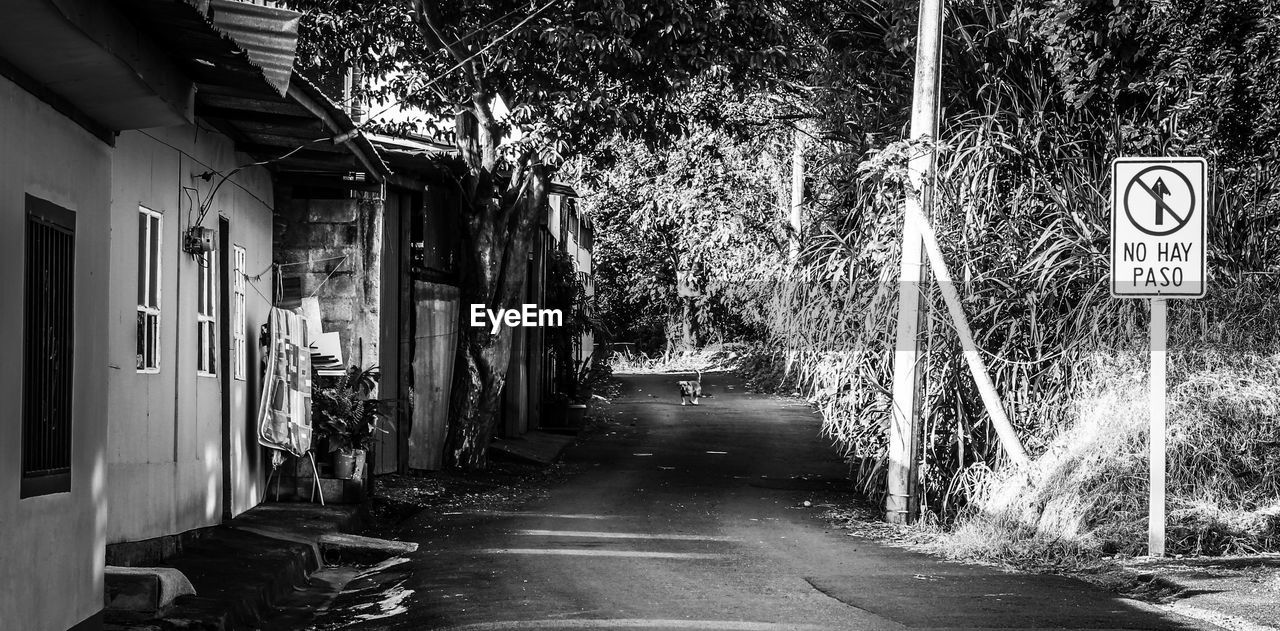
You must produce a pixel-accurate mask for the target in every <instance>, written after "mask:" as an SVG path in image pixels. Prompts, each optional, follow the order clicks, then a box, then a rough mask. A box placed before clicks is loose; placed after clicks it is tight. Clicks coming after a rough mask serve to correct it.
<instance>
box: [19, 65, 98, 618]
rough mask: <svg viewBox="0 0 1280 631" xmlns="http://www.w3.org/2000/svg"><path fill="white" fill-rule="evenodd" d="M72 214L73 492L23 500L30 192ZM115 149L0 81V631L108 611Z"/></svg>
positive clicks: (21, 91) (37, 101)
mask: <svg viewBox="0 0 1280 631" xmlns="http://www.w3.org/2000/svg"><path fill="white" fill-rule="evenodd" d="M26 194H30V195H33V196H35V197H39V198H42V199H44V200H46V201H49V202H52V203H54V204H57V205H59V206H62V207H64V208H67V209H70V210H72V211H73V212H75V214H76V260H75V305H74V309H75V331H74V343H75V347H74V362H75V368H74V373H73V377H72V378H73V384H74V385H73V392H74V394H73V401H72V407H73V412H72V414H73V420H72V427H73V430H72V431H73V435H72V441H71V449H72V458H71V461H72V462H71V491H70V492H69V493H56V494H52V495H44V496H39V497H31V498H27V499H18V498H19V483H20V479H21V473H22V442H21V441H20V440H18V438H17V437H19V436H21V433H22V432H21V423H22V409H21V408H22V371H21V367H20V364H19V362H18V361H17V360H16V358H17V357H18V356H19V355H18V353H17V352H15V351H14V349H16V348H18V347H19V346H18V344H19V342H20V339H19V337H20V336H19V332H21V331H22V330H23V319H22V313H23V309H22V298H21V297H22V282H23V280H22V279H23V261H24V250H23V248H24V241H23V226H24V221H25V210H24V201H23V200H24V195H26ZM110 199H111V163H110V147H108V146H107V145H105V144H103V143H102V142H101V141H99V140H97V139H95V138H94V137H92V136H91V135H90V134H89V133H87V132H85V131H84V130H83V129H81V128H80V127H79V126H77V125H76V124H74V123H72V122H71V121H70V120H69V119H67V118H65V117H64V116H62V115H61V114H58V113H56V112H54V111H53V109H52V108H50V107H49V106H48V105H46V104H44V103H42V102H40V101H39V100H37V99H36V98H35V97H33V96H31V95H30V94H28V93H27V92H25V91H23V90H21V89H20V88H18V87H17V86H15V85H14V84H13V83H11V82H9V81H8V80H6V79H3V78H0V287H4V288H5V290H6V294H5V298H4V299H3V300H0V330H3V331H7V332H9V333H10V335H11V337H10V339H9V344H8V346H9V350H8V351H7V352H6V353H5V357H6V359H5V361H0V436H3V437H4V439H3V440H0V585H3V586H4V587H3V589H0V626H2V627H4V628H10V627H9V625H11V624H12V625H15V626H13V628H15V629H16V628H22V629H29V630H31V631H44V630H46V629H49V630H58V631H61V630H63V629H67V628H69V627H71V626H73V625H76V624H77V623H80V622H81V621H84V620H86V619H87V618H89V617H91V616H93V615H95V614H96V613H97V612H98V611H99V610H101V609H102V566H103V558H102V547H103V545H104V542H105V537H106V522H107V506H106V501H107V498H106V495H105V494H106V488H105V487H106V480H107V463H106V453H105V450H104V445H105V441H106V432H107V414H106V413H105V410H106V408H107V394H106V377H105V375H104V366H107V365H108V364H109V363H111V362H112V360H111V359H109V358H108V356H107V349H108V344H107V340H106V339H105V338H104V336H103V335H102V332H103V322H102V313H103V312H104V311H105V310H106V308H107V304H108V291H107V286H108V285H107V281H108V271H109V257H108V252H107V247H108V236H107V235H108V233H109V228H110V225H109V222H108V217H109V215H108V213H109V202H110Z"/></svg>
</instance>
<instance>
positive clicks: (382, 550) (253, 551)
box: [104, 504, 418, 631]
mask: <svg viewBox="0 0 1280 631" xmlns="http://www.w3.org/2000/svg"><path fill="white" fill-rule="evenodd" d="M359 521H360V511H359V509H358V508H352V507H341V508H339V507H320V506H314V505H297V504H287V505H286V504H275V505H264V506H260V507H258V508H254V509H252V510H250V511H249V512H247V513H245V514H244V515H241V516H240V517H237V518H235V519H234V520H232V521H231V522H228V523H227V524H224V525H222V526H216V527H213V528H208V529H205V530H203V531H201V533H200V536H199V537H190V538H188V539H189V540H187V541H185V543H184V544H183V545H182V546H181V547H180V552H177V553H176V554H174V555H173V556H171V557H169V558H167V559H165V560H164V561H163V564H162V566H161V567H149V568H109V570H111V571H109V576H112V577H114V578H111V579H109V581H108V593H107V599H108V602H111V601H112V600H114V601H115V603H116V604H115V605H114V606H111V607H110V608H109V610H108V611H107V612H106V614H105V616H104V618H105V628H106V629H107V630H108V631H123V630H125V629H129V630H133V631H152V630H153V629H159V630H165V631H168V630H170V629H192V630H196V631H229V630H230V629H240V628H258V627H260V626H262V625H263V623H265V622H267V621H271V623H272V624H273V625H276V626H275V628H292V627H289V626H288V625H285V626H284V627H280V626H279V625H278V624H277V623H278V622H279V620H281V619H287V620H295V619H296V620H303V619H305V618H307V616H308V615H314V612H315V610H316V607H317V605H318V604H320V603H326V602H327V601H328V600H331V599H332V598H333V596H334V595H336V594H337V593H338V592H340V591H341V590H342V586H343V585H345V583H346V581H347V580H350V579H351V578H352V577H354V576H355V575H357V574H358V572H359V570H356V569H354V568H347V567H335V566H337V565H338V564H342V565H347V566H350V565H373V564H376V563H378V562H381V561H385V560H387V559H390V558H392V557H396V556H403V555H407V554H410V553H412V552H414V551H415V550H417V547H418V546H417V544H414V543H406V542H398V541H387V540H384V539H375V538H372V537H361V536H357V535H350V534H344V533H342V532H340V530H346V529H354V528H356V527H357V526H358V524H359ZM326 566H328V567H326ZM179 579H181V580H179ZM183 581H185V582H183Z"/></svg>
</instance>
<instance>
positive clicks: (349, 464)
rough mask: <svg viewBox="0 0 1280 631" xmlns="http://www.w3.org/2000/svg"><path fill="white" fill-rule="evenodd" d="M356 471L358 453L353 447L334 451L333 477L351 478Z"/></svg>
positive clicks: (340, 478)
mask: <svg viewBox="0 0 1280 631" xmlns="http://www.w3.org/2000/svg"><path fill="white" fill-rule="evenodd" d="M355 471H356V454H355V450H352V449H339V450H338V451H335V452H333V477H335V478H338V479H339V480H350V479H351V476H352V475H354V474H355Z"/></svg>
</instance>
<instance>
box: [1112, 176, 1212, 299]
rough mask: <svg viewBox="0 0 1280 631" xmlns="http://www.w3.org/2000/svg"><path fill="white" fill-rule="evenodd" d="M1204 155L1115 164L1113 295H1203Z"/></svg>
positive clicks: (1175, 296) (1205, 211)
mask: <svg viewBox="0 0 1280 631" xmlns="http://www.w3.org/2000/svg"><path fill="white" fill-rule="evenodd" d="M1207 173H1208V169H1207V167H1206V166H1205V161H1204V158H1116V159H1115V160H1114V161H1112V163H1111V182H1112V192H1111V295H1113V296H1115V297H1117V298H1126V297H1127V298H1156V297H1160V298H1203V297H1204V292H1205V256H1204V255H1205V251H1204V246H1205V231H1206V222H1205V218H1206V216H1207V214H1208V212H1207V211H1208V207H1207V205H1206V202H1207V199H1206V189H1207V187H1206V178H1207Z"/></svg>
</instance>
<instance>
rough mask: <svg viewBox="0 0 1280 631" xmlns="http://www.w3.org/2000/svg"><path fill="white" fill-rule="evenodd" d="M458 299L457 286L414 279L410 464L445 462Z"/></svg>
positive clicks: (424, 466)
mask: <svg viewBox="0 0 1280 631" xmlns="http://www.w3.org/2000/svg"><path fill="white" fill-rule="evenodd" d="M459 299H460V298H459V293H458V288H457V287H454V286H452V285H441V284H437V283H429V282H425V281H414V283H413V301H414V307H415V309H416V314H415V322H416V324H417V326H416V327H415V328H414V333H413V412H412V415H411V416H412V418H413V421H412V423H413V426H412V429H411V430H410V432H409V467H410V468H411V469H426V470H430V471H434V470H438V469H440V468H441V467H443V466H444V439H445V432H446V430H447V428H448V422H449V393H450V390H451V385H452V384H453V363H454V357H455V352H456V350H457V345H458V301H459Z"/></svg>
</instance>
